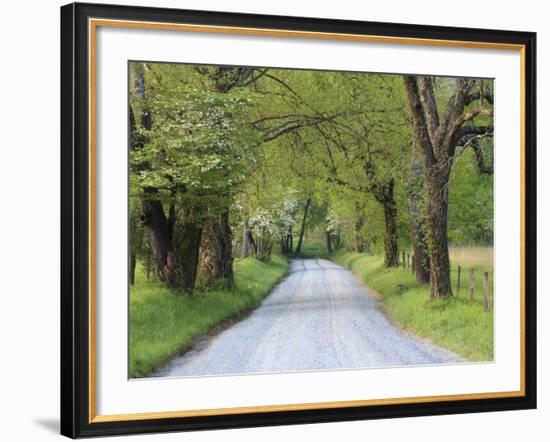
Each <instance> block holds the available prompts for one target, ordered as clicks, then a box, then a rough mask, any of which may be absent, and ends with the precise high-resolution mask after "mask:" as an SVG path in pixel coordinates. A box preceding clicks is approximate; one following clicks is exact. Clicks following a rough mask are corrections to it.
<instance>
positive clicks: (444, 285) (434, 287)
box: [427, 168, 453, 299]
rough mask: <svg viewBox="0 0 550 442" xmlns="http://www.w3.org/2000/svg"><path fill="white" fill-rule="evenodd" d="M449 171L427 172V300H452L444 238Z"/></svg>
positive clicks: (445, 232)
mask: <svg viewBox="0 0 550 442" xmlns="http://www.w3.org/2000/svg"><path fill="white" fill-rule="evenodd" d="M449 169H450V168H439V169H435V168H434V169H432V170H430V171H429V176H430V179H429V180H428V183H427V188H428V202H427V203H428V214H427V217H428V250H429V252H430V297H431V298H432V299H433V298H437V297H439V296H446V295H448V296H451V295H452V294H453V291H452V286H451V266H450V262H449V246H448V239H447V238H448V236H447V211H448V205H449V204H448V181H449V173H450V170H449Z"/></svg>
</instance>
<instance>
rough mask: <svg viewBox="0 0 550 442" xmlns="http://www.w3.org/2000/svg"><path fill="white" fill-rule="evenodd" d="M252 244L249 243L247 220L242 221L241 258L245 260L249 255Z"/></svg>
mask: <svg viewBox="0 0 550 442" xmlns="http://www.w3.org/2000/svg"><path fill="white" fill-rule="evenodd" d="M251 248H252V244H251V243H250V230H249V228H248V219H247V218H245V219H244V220H243V237H242V244H241V258H246V257H247V256H249V255H250V250H251Z"/></svg>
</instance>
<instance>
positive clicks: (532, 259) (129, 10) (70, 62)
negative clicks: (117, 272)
mask: <svg viewBox="0 0 550 442" xmlns="http://www.w3.org/2000/svg"><path fill="white" fill-rule="evenodd" d="M92 17H93V18H105V19H116V20H131V21H146V22H161V23H186V24H198V25H211V26H231V27H240V28H255V29H280V30H291V31H307V32H315V33H336V34H355V35H374V36H389V37H399V38H417V39H418V38H420V39H431V40H452V41H457V42H478V43H499V44H513V45H521V46H523V47H524V49H523V50H524V81H525V89H524V90H525V96H524V98H525V102H524V112H525V114H524V115H525V127H524V133H525V138H524V144H525V150H524V171H523V172H524V210H525V213H524V214H523V215H524V235H525V236H524V242H525V244H526V246H525V252H524V256H523V259H524V281H522V283H523V285H524V290H525V303H524V306H525V318H524V321H525V333H524V335H525V336H524V339H525V342H524V374H525V379H524V381H525V382H524V393H525V394H524V395H523V396H516V397H495V398H480V399H468V400H449V401H445V400H443V401H438V402H422V403H412V402H411V403H399V404H379V405H369V406H359V407H357V406H354V407H338V408H323V409H317V410H286V411H272V412H262V411H260V412H251V413H246V414H226V415H216V416H198V417H171V418H151V419H140V420H119V421H109V422H93V421H90V390H89V386H90V375H89V370H88V367H89V363H90V360H89V357H90V356H89V355H90V353H89V350H90V348H89V342H90V341H89V333H90V316H89V314H90V310H89V282H90V281H89V278H90V272H89V265H90V262H89V256H90V244H89V240H88V229H89V225H90V213H89V199H90V188H89V180H88V172H89V165H90V158H89V154H88V149H87V146H88V139H89V127H88V119H89V102H88V92H89V89H88V88H89V84H88V67H89V66H88V60H89V58H88V56H89V47H88V38H89V27H88V19H89V18H92ZM536 244H537V241H536V34H535V33H531V32H512V31H501V30H488V29H468V28H450V27H440V26H422V25H409V24H393V23H376V22H359V21H344V20H328V19H314V18H300V17H283V16H267V15H252V14H241V13H225V12H223V13H222V12H207V11H194V10H178V9H167V8H149V7H128V6H117V5H96V4H84V3H73V4H69V5H66V6H63V7H62V8H61V434H63V435H65V436H68V437H71V438H76V437H85V436H104V435H115V434H135V433H145V432H166V431H183V430H202V429H215V428H218V429H219V428H240V427H252V426H266V425H286V424H302V423H314V422H336V421H348V420H359V419H379V418H393V417H406V416H426V415H440V414H455V413H475V412H484V411H498V410H518V409H530V408H536V385H537V382H536V259H537V257H536V247H535V246H536Z"/></svg>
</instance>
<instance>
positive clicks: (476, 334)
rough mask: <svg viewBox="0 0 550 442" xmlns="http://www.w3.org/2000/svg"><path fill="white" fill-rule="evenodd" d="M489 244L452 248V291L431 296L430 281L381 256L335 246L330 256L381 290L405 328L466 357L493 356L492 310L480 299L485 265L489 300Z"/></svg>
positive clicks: (481, 358) (388, 308)
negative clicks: (387, 264) (471, 290)
mask: <svg viewBox="0 0 550 442" xmlns="http://www.w3.org/2000/svg"><path fill="white" fill-rule="evenodd" d="M492 251H493V249H492V247H464V248H455V249H453V248H451V250H450V256H451V264H452V271H451V276H452V280H453V291H454V296H453V297H452V298H451V299H448V300H447V299H442V300H437V301H433V302H430V301H429V286H428V285H427V284H426V285H419V284H417V282H416V280H415V277H414V275H413V274H412V272H411V271H410V270H409V269H403V268H401V267H400V268H393V269H387V268H384V266H383V258H382V257H381V256H370V255H366V254H359V253H346V252H344V251H338V252H337V253H335V254H334V255H333V256H332V259H333V260H334V261H335V262H337V263H339V264H341V265H343V266H345V267H347V268H349V269H351V270H352V271H353V272H354V273H355V274H356V275H357V276H358V277H359V279H360V280H361V281H363V282H364V283H365V285H366V286H368V287H369V288H371V289H372V290H374V291H375V292H376V293H377V294H378V295H380V296H381V298H382V301H383V305H384V308H385V309H386V311H387V313H388V314H389V315H390V317H391V318H392V319H393V320H395V321H396V322H397V323H398V324H399V325H400V326H401V327H402V328H403V329H405V330H406V331H408V332H411V333H413V334H416V335H418V336H421V337H423V338H427V339H429V340H431V341H432V342H433V343H435V344H437V345H440V346H442V347H445V348H447V349H449V350H451V351H454V352H455V353H457V354H459V355H461V356H462V357H464V358H465V359H467V360H470V361H489V360H492V359H493V339H494V336H493V311H492V309H491V311H489V312H486V311H485V310H484V304H483V280H482V278H483V271H489V287H490V299H491V305H493V275H492V256H493V255H492ZM458 265H461V266H462V278H461V279H462V289H461V291H460V292H459V293H458V291H457V287H456V286H457V281H456V278H457V276H456V274H457V266H458ZM470 268H474V269H475V276H476V278H475V287H476V292H475V295H474V297H473V299H470V296H469V294H468V271H469V269H470Z"/></svg>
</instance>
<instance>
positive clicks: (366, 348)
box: [154, 259, 461, 376]
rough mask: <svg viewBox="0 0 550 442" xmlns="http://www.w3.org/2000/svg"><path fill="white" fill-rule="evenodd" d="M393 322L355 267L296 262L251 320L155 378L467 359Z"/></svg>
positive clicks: (175, 361)
mask: <svg viewBox="0 0 550 442" xmlns="http://www.w3.org/2000/svg"><path fill="white" fill-rule="evenodd" d="M460 361H461V359H460V358H459V357H458V356H457V355H455V354H453V353H451V352H449V351H447V350H444V349H442V348H439V347H436V346H434V345H432V344H430V343H429V342H428V341H425V340H422V339H419V338H417V337H413V336H411V335H409V334H407V333H405V332H403V331H402V330H400V329H399V327H397V326H396V325H395V324H393V323H392V322H391V321H390V320H389V319H388V317H387V316H386V315H385V314H384V313H383V312H382V311H381V309H380V301H378V300H377V299H376V298H375V297H373V296H372V295H371V294H370V293H369V292H368V290H367V289H366V288H365V287H364V286H362V285H361V284H360V283H359V281H358V280H357V278H356V277H355V276H354V275H353V273H351V272H350V271H349V270H347V269H345V268H344V267H342V266H339V265H337V264H335V263H333V262H331V261H327V260H323V259H318V260H317V259H304V260H294V261H292V263H291V265H290V273H289V275H288V276H287V277H286V278H285V279H284V280H283V281H282V282H281V283H280V284H278V285H277V286H276V287H275V288H274V289H273V291H272V292H271V294H270V295H269V296H268V297H267V298H266V299H265V300H264V301H263V303H262V304H261V306H260V307H258V308H257V309H256V310H254V311H253V312H252V313H251V314H250V315H249V316H248V317H246V319H244V320H242V321H240V322H238V323H236V324H234V325H233V326H231V327H230V328H228V329H226V330H224V331H222V332H221V333H220V334H218V335H216V336H214V337H204V338H202V339H201V340H199V341H198V343H197V345H196V346H195V348H193V349H192V350H190V351H188V352H187V353H185V354H184V355H183V356H179V357H176V358H174V359H172V360H171V361H170V362H169V363H168V364H167V365H166V366H165V367H164V368H162V369H161V370H159V371H158V372H156V373H155V374H154V376H204V375H221V374H239V373H242V374H244V373H274V372H290V371H310V370H335V369H345V368H366V367H387V366H399V365H421V364H441V363H452V362H460Z"/></svg>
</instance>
